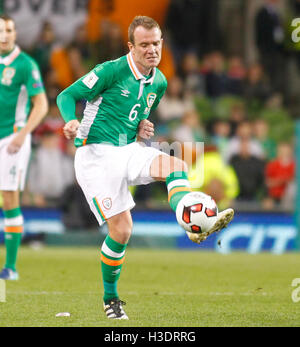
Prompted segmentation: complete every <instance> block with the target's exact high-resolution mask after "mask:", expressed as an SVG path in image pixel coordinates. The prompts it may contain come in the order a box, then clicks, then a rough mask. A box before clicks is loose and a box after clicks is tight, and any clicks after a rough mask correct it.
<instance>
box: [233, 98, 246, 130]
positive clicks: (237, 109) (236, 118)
mask: <svg viewBox="0 0 300 347" xmlns="http://www.w3.org/2000/svg"><path fill="white" fill-rule="evenodd" d="M246 120H247V113H246V107H245V104H244V103H241V102H237V103H234V104H233V105H231V107H230V110H229V116H228V121H229V123H230V127H231V131H230V136H234V135H235V134H236V130H237V127H238V125H239V124H240V123H242V122H244V121H246Z"/></svg>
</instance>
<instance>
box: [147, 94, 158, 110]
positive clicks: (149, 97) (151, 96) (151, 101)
mask: <svg viewBox="0 0 300 347" xmlns="http://www.w3.org/2000/svg"><path fill="white" fill-rule="evenodd" d="M155 99H156V94H155V93H149V94H148V95H147V105H148V107H149V108H151V107H152V105H153V104H154V101H155Z"/></svg>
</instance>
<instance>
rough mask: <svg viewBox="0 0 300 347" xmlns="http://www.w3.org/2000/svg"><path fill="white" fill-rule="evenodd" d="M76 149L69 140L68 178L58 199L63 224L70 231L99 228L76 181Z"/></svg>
mask: <svg viewBox="0 0 300 347" xmlns="http://www.w3.org/2000/svg"><path fill="white" fill-rule="evenodd" d="M75 152H76V147H75V146H74V143H73V141H72V140H68V141H67V144H66V151H65V163H64V175H65V176H66V177H68V181H69V182H68V183H69V184H66V185H65V187H64V189H63V191H62V194H61V195H60V197H59V199H58V207H59V208H61V210H62V222H63V224H64V226H65V228H66V229H68V230H69V231H76V230H82V229H84V230H86V229H95V228H98V222H97V220H96V218H95V216H94V214H93V213H92V212H91V210H90V207H89V205H88V203H87V202H86V199H85V197H84V194H83V192H82V189H81V188H80V186H79V185H78V183H77V181H76V179H75V171H74V156H75Z"/></svg>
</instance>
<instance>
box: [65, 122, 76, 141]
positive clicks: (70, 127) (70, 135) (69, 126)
mask: <svg viewBox="0 0 300 347" xmlns="http://www.w3.org/2000/svg"><path fill="white" fill-rule="evenodd" d="M79 125H80V123H79V122H78V120H77V119H73V120H70V121H69V122H68V123H66V125H65V126H64V129H63V131H64V135H65V137H66V138H67V139H68V140H73V139H75V137H76V135H77V130H78V128H79Z"/></svg>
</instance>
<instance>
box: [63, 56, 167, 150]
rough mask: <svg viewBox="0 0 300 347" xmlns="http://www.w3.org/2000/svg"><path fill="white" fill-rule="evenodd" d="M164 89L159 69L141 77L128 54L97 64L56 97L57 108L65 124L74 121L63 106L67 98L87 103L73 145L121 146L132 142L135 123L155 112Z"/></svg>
mask: <svg viewBox="0 0 300 347" xmlns="http://www.w3.org/2000/svg"><path fill="white" fill-rule="evenodd" d="M166 88H167V80H166V78H165V76H164V75H163V74H162V73H161V72H160V71H159V69H157V68H154V69H152V73H151V75H150V76H146V77H145V76H143V75H142V74H141V73H140V72H139V71H138V69H137V67H136V65H135V64H134V61H133V59H132V56H131V54H130V53H129V54H128V55H126V56H123V57H121V58H119V59H117V60H113V61H108V62H105V63H103V64H100V65H97V66H96V67H95V68H94V69H93V70H92V71H91V72H90V73H88V74H87V75H85V76H83V77H82V78H81V79H79V80H78V81H76V82H75V83H73V84H72V85H71V86H70V87H68V88H67V89H65V90H64V91H63V92H62V93H61V94H60V96H59V97H58V105H59V108H60V111H61V113H62V116H63V118H64V119H65V121H69V120H71V119H75V117H74V114H75V113H73V109H72V108H68V107H66V104H64V101H63V100H65V101H66V100H67V95H68V94H69V95H71V96H72V98H73V99H75V100H79V99H86V100H87V103H86V107H85V109H84V113H83V118H82V120H81V123H80V127H79V129H78V133H77V137H76V139H75V146H77V147H79V146H82V145H85V144H89V143H108V144H112V145H115V146H122V145H126V144H129V143H132V142H134V141H135V140H136V136H137V128H138V124H139V122H140V121H141V120H142V119H146V118H147V117H148V116H149V114H150V112H151V111H152V110H154V109H155V107H156V106H157V105H158V103H159V101H160V99H161V98H162V96H163V94H164V93H165V90H166ZM64 96H65V97H66V98H65V99H64ZM68 109H69V110H68ZM70 113H72V114H70Z"/></svg>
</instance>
